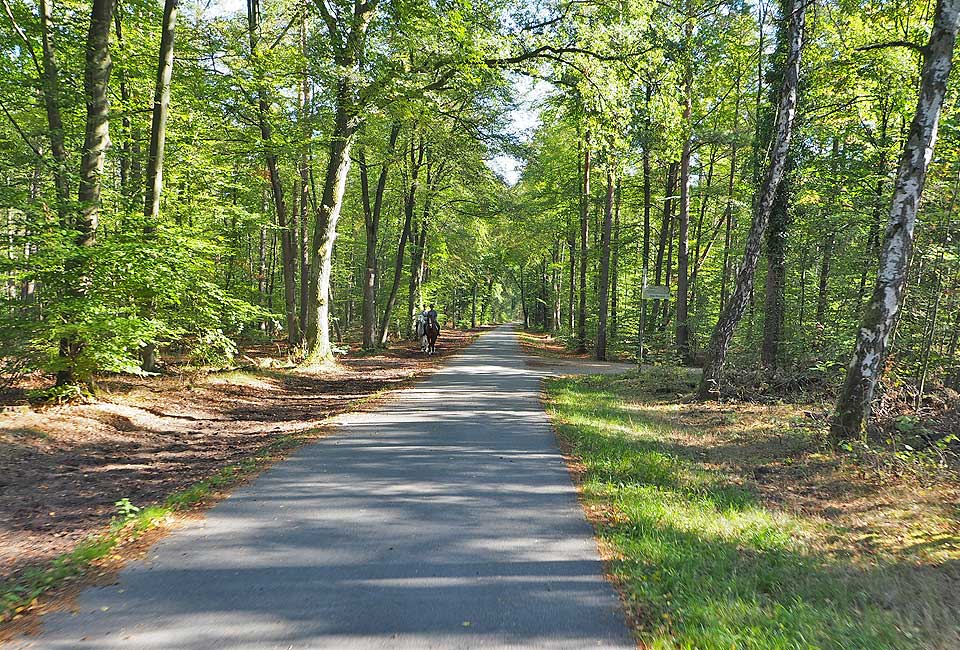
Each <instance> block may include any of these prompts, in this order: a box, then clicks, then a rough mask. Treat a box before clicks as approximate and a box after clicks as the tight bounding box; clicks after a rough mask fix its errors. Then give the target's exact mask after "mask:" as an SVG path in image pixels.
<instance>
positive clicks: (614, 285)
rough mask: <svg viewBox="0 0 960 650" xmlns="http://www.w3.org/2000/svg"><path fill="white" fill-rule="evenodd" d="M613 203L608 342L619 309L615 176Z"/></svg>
mask: <svg viewBox="0 0 960 650" xmlns="http://www.w3.org/2000/svg"><path fill="white" fill-rule="evenodd" d="M614 195H615V198H614V202H613V244H612V247H613V250H612V251H611V262H610V264H611V266H612V267H613V268H612V272H611V278H610V340H611V341H616V340H617V326H618V325H619V322H618V321H619V313H618V312H619V307H620V297H619V293H620V287H619V284H620V199H621V196H620V175H619V174H618V175H617V182H616V187H615V189H614Z"/></svg>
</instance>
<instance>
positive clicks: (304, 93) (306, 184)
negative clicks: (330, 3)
mask: <svg viewBox="0 0 960 650" xmlns="http://www.w3.org/2000/svg"><path fill="white" fill-rule="evenodd" d="M307 13H308V12H304V16H303V18H302V19H301V21H300V54H301V55H302V56H303V57H306V55H307ZM297 95H298V97H297V100H298V103H299V108H300V111H299V120H300V124H301V125H302V127H303V133H302V136H303V139H304V141H306V142H308V143H309V140H310V137H311V136H312V133H310V132H309V131H310V130H312V128H311V127H310V126H309V124H310V122H309V117H310V103H311V99H312V98H311V85H310V78H309V75H308V74H307V71H306V70H304V71H302V73H301V78H300V88H299V90H298V92H297ZM308 152H309V145H308V148H307V150H306V151H303V152H301V153H300V156H299V159H298V161H297V166H298V171H299V174H300V201H299V203H300V215H299V219H298V221H299V222H300V224H299V225H300V232H299V233H298V234H297V236H298V238H299V241H300V245H299V246H298V248H299V253H300V260H299V267H300V269H299V270H300V314H299V316H300V318H299V320H300V337H299V338H300V340H301V341H302V340H303V338H304V337H305V336H306V326H307V306H308V303H309V300H310V296H309V294H310V242H309V239H308V237H307V233H308V232H309V223H310V214H311V210H310V207H311V200H315V198H316V197H315V196H314V193H313V191H312V189H313V188H312V184H313V176H312V174H311V172H310V160H309V153H308ZM313 212H317V210H316V209H314V210H313Z"/></svg>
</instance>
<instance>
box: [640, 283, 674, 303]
mask: <svg viewBox="0 0 960 650" xmlns="http://www.w3.org/2000/svg"><path fill="white" fill-rule="evenodd" d="M643 299H644V300H669V299H670V287H665V286H663V285H659V284H648V285H647V286H645V287H644V288H643Z"/></svg>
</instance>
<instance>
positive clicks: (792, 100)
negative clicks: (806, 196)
mask: <svg viewBox="0 0 960 650" xmlns="http://www.w3.org/2000/svg"><path fill="white" fill-rule="evenodd" d="M958 1H960V0H958ZM806 9H807V3H806V2H797V3H795V5H794V7H793V10H792V12H791V14H790V15H789V16H788V17H787V16H785V18H786V19H788V20H789V21H790V22H789V25H790V48H789V54H788V56H787V60H786V62H785V63H784V71H783V84H782V86H781V88H780V93H779V95H780V97H779V106H778V108H777V119H776V127H775V130H774V140H773V143H772V146H771V148H770V149H771V150H770V162H769V165H768V167H767V172H766V176H765V178H764V181H763V184H762V185H761V187H760V196H759V200H758V201H757V202H756V211H755V213H754V218H753V221H752V223H751V224H750V232H749V233H748V234H747V241H746V246H745V247H744V255H743V262H742V263H741V265H740V269H739V271H738V273H737V279H736V286H735V287H734V290H733V294H732V295H731V296H730V300H729V302H728V303H727V305H726V307H725V308H724V310H723V311H722V312H721V313H720V319H719V320H718V321H717V325H716V327H715V328H714V330H713V334H712V335H711V337H710V343H709V345H708V347H707V355H706V363H705V364H704V368H703V376H702V378H701V380H700V386H699V388H698V391H697V395H698V397H699V398H700V399H709V398H710V396H711V395H714V394H715V393H716V391H718V390H719V383H720V373H721V371H722V369H723V364H724V361H725V360H726V356H727V351H728V350H729V348H730V341H731V340H732V339H733V332H734V330H735V329H736V326H737V324H738V323H739V322H740V319H741V318H743V314H744V312H746V309H747V304H748V302H749V300H750V295H751V293H752V292H753V281H754V274H755V272H756V269H757V262H758V260H759V258H760V245H761V242H762V240H763V234H764V231H765V230H766V227H767V222H768V221H769V219H770V212H771V210H772V209H773V201H774V198H775V197H776V193H777V188H778V187H779V186H780V181H781V180H782V179H783V174H784V169H785V167H786V163H787V153H788V152H789V149H790V135H791V132H792V130H793V121H794V117H795V116H796V111H797V86H798V82H799V77H800V53H801V50H802V48H803V32H804V19H805V17H806Z"/></svg>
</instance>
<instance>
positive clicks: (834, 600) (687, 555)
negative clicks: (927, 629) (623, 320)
mask: <svg viewBox="0 0 960 650" xmlns="http://www.w3.org/2000/svg"><path fill="white" fill-rule="evenodd" d="M644 391H645V386H644V385H643V383H642V382H639V381H638V380H637V378H636V377H635V376H634V377H631V376H625V377H583V378H572V379H557V380H552V381H550V382H549V383H548V385H547V398H548V410H549V411H550V413H551V417H552V419H553V422H554V424H555V426H556V429H557V432H558V434H559V436H560V438H561V440H562V442H563V443H564V444H565V446H566V447H567V448H568V449H569V451H570V452H571V454H572V455H573V457H574V458H576V459H577V460H578V461H580V462H581V463H582V465H583V474H582V476H581V481H582V483H581V488H582V493H583V498H584V500H585V503H586V504H587V505H588V506H593V507H595V508H597V510H598V511H600V512H603V513H606V514H605V515H604V516H601V517H598V518H597V519H598V522H597V523H596V526H597V534H598V536H599V537H600V538H601V540H602V542H603V543H604V544H605V545H606V546H607V548H609V549H610V550H611V551H612V555H614V557H615V558H616V559H614V560H613V561H612V565H611V573H612V574H613V575H614V577H615V578H616V580H617V582H618V583H619V585H620V587H621V590H622V592H623V593H624V597H625V600H626V602H627V606H628V607H629V609H630V610H631V614H632V617H633V619H634V620H635V621H636V626H637V628H638V629H637V634H638V636H639V638H640V640H641V643H642V645H643V647H645V648H650V649H651V650H663V649H667V648H676V649H680V648H682V649H689V650H713V649H718V650H719V649H721V648H722V649H723V650H730V649H731V648H733V649H736V650H747V649H756V650H780V649H783V650H786V649H810V650H813V649H821V648H835V649H838V650H839V649H843V650H857V649H862V650H879V649H898V648H916V647H923V645H924V644H923V643H922V642H921V641H920V640H918V639H917V636H916V635H917V634H918V632H917V631H916V628H914V627H913V626H910V625H908V624H905V622H904V620H903V619H902V618H900V617H898V616H897V613H896V612H895V611H894V608H892V607H889V605H887V606H885V605H884V603H883V594H882V590H883V584H884V582H883V578H882V576H879V574H878V575H874V574H875V573H876V572H877V571H879V568H878V567H864V566H859V565H857V566H854V565H853V564H851V563H850V562H849V561H847V562H844V561H843V560H840V559H835V558H830V557H828V556H827V555H826V554H825V553H821V552H818V551H817V550H816V540H817V538H818V536H819V533H820V531H819V529H818V526H821V525H822V524H818V523H817V522H813V521H809V520H804V519H802V518H800V517H793V516H788V515H786V514H783V513H781V512H776V511H773V510H771V509H768V508H767V507H765V506H764V505H763V503H761V502H760V501H759V500H758V499H757V498H756V497H755V495H754V494H753V493H752V492H751V491H750V490H749V489H747V488H745V487H741V486H739V485H737V484H735V483H734V482H733V481H731V480H730V478H729V477H727V476H725V475H722V474H720V473H719V472H718V471H716V470H711V469H710V468H708V467H706V466H705V465H703V464H702V463H700V462H698V461H697V459H696V455H695V454H694V453H690V454H688V453H685V452H684V451H681V450H678V446H677V445H676V444H671V442H670V441H669V437H670V436H669V435H665V434H668V433H670V432H668V431H667V430H666V427H671V426H673V425H671V424H670V423H669V422H666V421H659V420H656V419H653V418H651V417H649V416H644V415H641V414H640V413H638V411H637V409H636V408H633V409H631V408H630V404H631V403H634V404H635V403H637V402H642V401H644V397H643V395H644ZM683 435H685V436H690V435H691V432H690V431H684V432H683ZM694 435H695V434H694Z"/></svg>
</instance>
